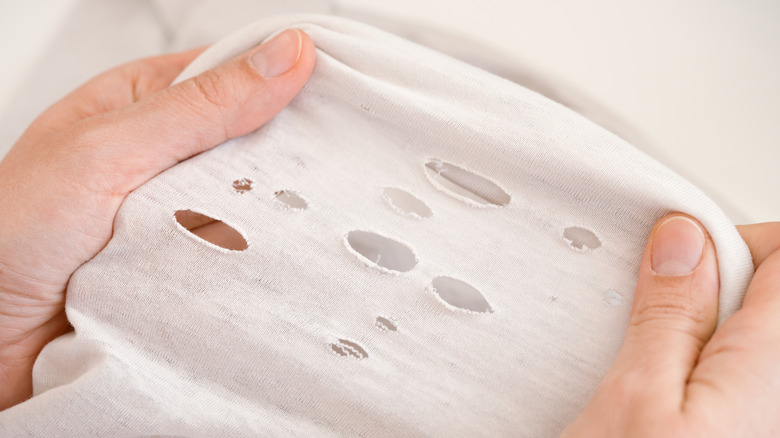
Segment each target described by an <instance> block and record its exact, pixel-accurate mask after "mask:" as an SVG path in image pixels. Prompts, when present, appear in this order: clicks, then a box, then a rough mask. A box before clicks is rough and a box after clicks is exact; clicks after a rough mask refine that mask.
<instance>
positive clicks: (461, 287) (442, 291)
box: [431, 277, 493, 313]
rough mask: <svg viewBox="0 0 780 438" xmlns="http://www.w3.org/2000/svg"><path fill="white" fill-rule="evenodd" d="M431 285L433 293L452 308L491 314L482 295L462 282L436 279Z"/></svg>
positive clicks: (444, 278) (445, 278) (442, 278)
mask: <svg viewBox="0 0 780 438" xmlns="http://www.w3.org/2000/svg"><path fill="white" fill-rule="evenodd" d="M431 285H432V286H433V292H434V293H436V294H437V295H438V296H439V297H440V298H441V299H442V300H444V302H445V303H447V304H449V305H451V306H453V307H458V308H460V309H464V310H469V311H472V312H478V313H491V312H493V309H491V308H490V304H488V302H487V300H486V299H485V297H484V296H483V295H482V293H480V292H479V291H478V290H477V289H476V288H474V286H471V285H470V284H468V283H466V282H464V281H461V280H458V279H455V278H452V277H436V278H434V279H433V282H432V283H431Z"/></svg>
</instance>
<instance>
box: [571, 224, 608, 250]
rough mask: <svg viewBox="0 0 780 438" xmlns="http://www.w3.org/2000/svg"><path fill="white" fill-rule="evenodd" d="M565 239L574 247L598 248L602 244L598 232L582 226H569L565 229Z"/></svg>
mask: <svg viewBox="0 0 780 438" xmlns="http://www.w3.org/2000/svg"><path fill="white" fill-rule="evenodd" d="M563 239H564V240H565V241H566V242H567V243H568V244H569V246H571V247H572V248H574V249H578V250H586V249H596V248H598V247H600V246H601V240H599V238H598V236H596V233H594V232H593V231H591V230H589V229H587V228H582V227H568V228H566V229H565V230H563Z"/></svg>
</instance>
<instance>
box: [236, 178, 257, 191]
mask: <svg viewBox="0 0 780 438" xmlns="http://www.w3.org/2000/svg"><path fill="white" fill-rule="evenodd" d="M252 185H254V182H253V181H252V180H251V179H249V178H241V179H237V180H235V181H233V189H235V191H236V192H237V193H246V192H248V191H250V190H252Z"/></svg>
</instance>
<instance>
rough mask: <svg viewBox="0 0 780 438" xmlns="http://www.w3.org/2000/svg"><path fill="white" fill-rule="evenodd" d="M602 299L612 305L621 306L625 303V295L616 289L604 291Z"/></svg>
mask: <svg viewBox="0 0 780 438" xmlns="http://www.w3.org/2000/svg"><path fill="white" fill-rule="evenodd" d="M601 301H602V302H603V303H604V304H606V305H607V306H610V307H615V306H619V305H621V304H623V295H621V294H620V292H618V291H616V290H612V289H610V290H608V291H605V292H604V294H603V296H602V298H601Z"/></svg>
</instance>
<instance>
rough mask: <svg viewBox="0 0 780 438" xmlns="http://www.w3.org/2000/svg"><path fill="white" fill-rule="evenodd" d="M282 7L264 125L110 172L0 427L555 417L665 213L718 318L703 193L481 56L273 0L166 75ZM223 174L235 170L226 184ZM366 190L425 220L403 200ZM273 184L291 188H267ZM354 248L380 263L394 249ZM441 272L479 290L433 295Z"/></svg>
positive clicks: (733, 302) (205, 426)
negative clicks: (20, 398) (692, 228)
mask: <svg viewBox="0 0 780 438" xmlns="http://www.w3.org/2000/svg"><path fill="white" fill-rule="evenodd" d="M291 26H296V27H300V28H302V29H304V30H305V31H306V32H307V33H309V35H311V36H312V38H313V40H314V41H315V44H316V45H317V47H318V55H317V66H316V69H315V72H314V74H313V76H312V78H311V80H310V81H309V82H308V84H307V85H306V87H305V88H304V90H303V91H302V92H301V94H300V95H299V96H298V97H297V98H296V99H295V100H294V101H293V103H292V104H291V105H290V106H289V107H288V108H287V109H285V110H284V111H283V112H282V113H280V114H279V115H278V116H277V117H276V118H275V119H274V120H273V121H272V122H271V123H269V124H268V125H267V126H266V127H264V128H262V129H260V130H258V131H257V132H255V133H252V134H250V135H247V136H245V137H242V138H239V139H235V140H232V141H229V142H227V143H226V144H224V145H221V146H219V147H217V148H215V149H214V150H212V151H209V152H206V153H204V154H201V155H199V156H197V157H195V158H193V159H191V160H188V161H186V162H184V163H182V164H181V165H178V166H176V167H174V168H172V169H170V170H169V171H167V172H165V173H163V174H161V175H160V176H158V177H157V178H155V179H153V180H152V181H150V182H149V183H147V184H145V185H144V186H142V187H141V188H139V189H138V190H136V191H135V192H134V193H132V194H131V195H130V197H129V198H128V199H127V200H126V202H125V203H124V204H123V206H122V208H121V210H120V212H119V215H118V216H117V219H116V223H115V233H114V237H113V239H112V240H111V242H110V243H109V245H108V246H107V247H106V248H105V250H103V251H102V252H101V253H100V254H98V255H97V256H96V257H95V258H94V259H93V260H92V261H90V262H89V263H87V264H85V265H84V266H83V267H82V268H81V269H79V270H78V271H77V272H76V274H75V275H74V276H73V278H72V280H71V282H70V286H69V289H68V295H67V304H66V308H67V313H68V318H69V319H70V321H71V322H72V324H73V326H74V327H75V333H73V334H69V335H66V336H63V337H61V338H58V339H56V340H55V341H53V342H52V343H51V344H49V345H48V346H47V347H46V348H45V349H44V350H43V352H42V353H41V355H40V357H39V359H38V361H37V362H36V366H35V370H34V391H35V396H34V397H33V398H32V399H31V400H29V401H27V402H25V403H22V404H20V405H18V406H16V407H14V408H11V409H9V410H6V411H4V412H2V413H0V436H47V437H48V436H144V435H147V436H148V435H174V436H204V437H205V436H209V437H215V436H224V437H243V436H246V437H250V436H284V437H291V436H301V437H312V436H318V437H320V436H323V437H327V436H333V437H335V436H365V437H399V436H403V437H413V436H446V437H456V436H457V437H476V436H486V437H497V436H529V437H545V436H555V435H556V434H558V433H559V432H560V431H561V430H562V429H563V427H565V425H566V424H567V423H568V422H570V421H571V420H572V419H573V418H574V417H575V416H576V415H577V413H578V412H579V410H580V409H581V408H582V407H583V406H584V404H585V403H586V401H587V400H588V397H589V395H590V394H591V393H592V391H593V390H594V388H595V386H596V385H597V384H598V382H599V380H600V378H601V377H602V376H603V374H604V373H605V371H606V370H607V369H608V367H609V365H610V363H611V361H612V360H613V358H614V357H615V354H616V352H617V350H618V349H619V347H620V345H621V342H622V339H623V335H624V332H625V329H626V325H627V322H628V316H629V312H630V308H631V301H632V300H631V297H632V293H633V290H634V287H635V282H636V279H635V277H636V273H637V268H638V265H639V261H640V257H641V254H642V250H643V247H644V244H645V240H646V238H647V235H648V232H649V230H650V229H651V227H652V224H653V223H654V222H655V221H656V220H657V219H658V218H659V217H660V216H662V215H663V214H665V213H667V212H670V211H675V210H676V211H683V212H686V213H689V214H691V215H693V216H695V217H697V218H699V219H700V220H701V221H702V223H704V225H705V226H706V227H707V228H708V230H709V231H710V233H711V234H712V236H713V238H714V241H715V244H716V246H717V251H718V261H719V265H720V276H721V296H720V318H719V319H720V321H721V322H722V321H723V320H724V319H725V318H726V317H728V315H730V314H731V313H733V312H734V311H735V310H736V309H737V308H738V307H739V305H740V302H741V299H742V296H743V293H744V290H745V287H746V284H747V282H748V281H749V279H750V275H751V273H752V264H751V259H750V254H749V252H748V250H747V248H746V246H745V245H744V243H743V242H742V240H741V239H740V237H739V235H738V233H737V232H736V230H735V229H734V227H733V226H732V224H731V223H730V222H729V221H728V219H727V218H726V216H725V215H724V214H723V212H722V211H721V210H720V209H719V208H718V207H717V206H716V205H715V204H714V203H713V202H712V201H711V200H709V199H708V198H707V197H706V196H705V195H703V194H702V193H701V192H700V191H699V190H698V189H696V188H695V187H693V186H692V185H691V184H689V183H687V182H686V181H685V180H683V179H682V178H681V177H679V176H678V175H676V174H674V173H673V172H671V171H670V170H668V169H666V168H664V167H663V166H661V165H660V164H659V163H657V162H656V161H654V160H652V159H650V158H649V157H647V156H646V155H644V154H643V153H641V152H639V151H637V150H636V149H634V148H633V147H632V146H630V145H629V144H627V143H625V142H624V141H623V140H621V139H619V138H618V137H616V136H615V135H613V134H611V133H609V132H607V131H605V130H604V129H602V128H600V127H598V126H596V125H595V124H593V123H592V122H590V121H588V120H586V119H585V118H583V117H582V116H580V115H578V114H576V113H574V112H573V111H571V110H569V109H567V108H565V107H563V106H561V105H559V104H557V103H555V102H552V101H550V100H548V99H547V98H544V97H542V96H541V95H538V94H536V93H534V92H531V91H529V90H527V89H525V88H522V87H520V86H518V85H516V84H514V83H511V82H509V81H506V80H504V79H500V78H498V77H495V76H492V75H490V74H488V73H486V72H485V71H482V70H479V69H477V68H474V67H471V66H468V65H466V64H463V63H461V62H459V61H456V60H454V59H452V58H449V57H446V56H444V55H440V54H438V53H435V52H433V51H431V50H429V49H425V48H423V47H420V46H417V45H415V44H413V43H410V42H408V41H405V40H403V39H400V38H398V37H395V36H392V35H390V34H386V33H384V32H381V31H378V30H376V29H374V28H371V27H368V26H366V25H361V24H358V23H355V22H351V21H348V20H345V19H340V18H334V17H326V16H286V17H276V18H271V19H266V20H263V21H260V22H258V23H256V24H254V25H252V26H250V27H248V28H246V29H244V30H242V31H239V32H238V33H236V34H234V35H232V36H230V37H229V38H227V39H225V40H223V41H222V42H220V43H219V44H217V45H215V46H214V47H213V48H211V49H210V50H209V51H207V52H206V53H205V54H204V55H202V56H201V57H200V58H199V59H198V60H196V61H195V62H194V63H193V64H192V65H191V66H190V67H189V68H187V70H186V71H185V72H184V73H183V77H188V76H192V75H195V74H197V73H198V72H201V71H203V70H205V69H208V68H210V67H212V66H214V65H217V64H218V63H220V62H222V61H224V60H227V59H229V58H230V57H232V56H234V55H236V54H238V53H240V52H242V51H244V50H246V49H248V48H250V47H251V46H253V45H255V44H257V43H258V42H260V41H262V40H263V39H265V38H267V37H268V36H269V35H271V34H273V33H274V32H276V31H279V30H281V29H284V28H287V27H291ZM431 160H434V161H433V162H434V163H439V166H438V168H437V166H436V165H435V164H434V165H432V166H430V167H433V168H434V169H431V168H430V167H429V168H428V170H426V166H425V163H426V162H430V161H431ZM436 160H440V161H436ZM445 163H451V164H453V165H456V166H458V167H459V168H461V169H469V170H471V171H472V172H474V173H476V174H478V175H482V176H484V177H485V178H486V179H481V178H479V177H470V178H467V177H468V175H466V174H463V172H460V171H458V170H457V169H454V168H452V167H448V165H447V164H445ZM437 169H438V170H439V171H440V172H441V173H443V174H444V175H445V176H446V177H449V178H450V179H453V180H456V181H459V180H460V183H461V185H462V186H466V187H468V188H470V189H471V191H472V192H476V193H478V194H481V195H482V197H481V198H480V197H478V196H476V195H475V194H474V193H469V192H468V191H463V189H462V188H461V189H459V190H461V192H462V193H463V194H464V195H467V196H468V197H469V198H470V199H472V200H468V199H466V198H465V197H463V196H458V195H456V196H451V195H448V194H447V193H446V190H443V189H441V187H439V186H437V185H435V184H440V185H441V184H443V185H450V186H452V188H453V189H458V187H455V186H453V185H452V184H450V183H447V182H446V180H445V181H442V180H441V178H439V176H437V174H436V172H431V170H437ZM461 176H462V177H463V178H460V177H461ZM242 178H248V179H250V180H252V182H253V184H252V189H251V190H249V191H244V192H240V191H237V190H236V189H235V188H234V187H233V182H234V181H237V180H240V179H242ZM487 180H490V181H494V182H495V183H496V185H493V184H490V183H489V182H487ZM387 187H389V188H399V189H402V190H405V191H407V192H409V193H412V194H414V195H415V196H416V197H417V198H418V199H420V200H422V201H423V202H424V203H425V204H426V205H427V206H428V207H429V208H430V211H431V215H430V217H428V218H421V217H415V216H414V215H403V214H400V213H399V211H398V209H396V208H393V207H392V206H391V205H389V203H388V201H387V199H386V198H385V197H383V192H384V188H387ZM501 188H503V189H504V190H505V192H506V193H507V194H508V195H509V196H510V197H511V199H508V198H506V197H505V196H504V195H503V194H502V193H503V192H502V191H501ZM282 190H285V191H287V192H286V193H289V192H291V191H294V192H295V193H298V194H300V195H301V196H302V197H303V198H304V199H305V200H306V201H307V203H308V207H307V208H305V209H291V208H286V206H285V205H284V204H283V203H282V202H280V200H279V199H277V198H276V196H275V195H274V194H275V193H277V192H279V191H282ZM484 198H488V199H491V200H493V201H494V202H495V203H497V204H505V205H487V206H485V205H482V204H480V202H481V201H480V199H484ZM507 201H508V202H507ZM185 209H191V210H194V211H198V212H202V213H204V214H207V215H209V216H212V217H214V218H218V219H221V220H223V221H224V222H226V223H227V224H229V225H231V226H233V227H234V228H235V229H236V230H238V231H239V232H240V233H241V234H242V235H243V236H244V237H245V238H246V241H247V242H248V244H249V247H248V248H247V249H246V250H244V251H228V250H225V249H221V248H219V247H217V246H214V245H211V244H209V243H206V242H204V241H202V240H200V239H198V238H197V237H195V236H193V235H192V234H190V233H189V232H187V231H185V230H184V229H183V228H182V227H181V226H180V225H178V224H177V222H176V220H175V218H174V212H176V211H178V210H185ZM424 215H425V214H421V216H424ZM570 227H582V228H583V229H587V230H591V231H592V232H593V233H595V237H594V235H591V234H588V233H587V232H582V231H581V230H580V231H577V230H575V233H574V234H578V235H573V234H572V233H571V231H572V229H571V228H570ZM352 231H373V232H376V233H378V234H381V235H384V236H388V237H390V238H392V239H394V240H396V241H398V242H402V244H404V245H408V247H410V248H411V249H413V251H414V254H415V257H414V258H415V260H414V262H416V263H415V264H414V266H413V268H411V269H410V270H408V271H407V272H392V271H389V270H387V269H382V268H379V267H377V266H375V265H374V264H373V263H372V261H371V260H367V259H365V258H362V257H361V256H359V255H357V254H356V253H355V252H354V251H353V250H352V249H351V248H350V246H349V245H348V243H347V238H346V237H347V236H353V237H354V236H355V234H352V235H350V232H352ZM567 238H568V240H567ZM581 239H582V240H583V241H585V242H586V243H587V245H588V246H590V249H589V248H582V249H577V248H574V247H573V246H572V243H573V244H577V243H578V242H579V241H580V240H581ZM572 240H573V242H572ZM579 243H581V242H579ZM376 249H377V250H378V251H379V252H380V254H379V255H380V256H382V255H384V256H385V257H386V258H385V259H382V258H381V257H379V260H378V263H379V264H380V265H382V264H383V263H392V262H393V260H388V258H392V257H393V256H398V257H401V261H404V260H403V257H402V256H399V255H398V254H390V253H386V252H385V253H382V250H383V248H376ZM372 258H373V257H372ZM374 261H377V260H374ZM396 261H398V260H396ZM405 261H409V260H405ZM441 276H450V277H454V278H456V279H460V280H463V281H464V282H465V283H468V284H469V285H471V286H473V287H474V288H475V289H476V290H478V291H479V292H480V293H481V295H482V297H484V302H482V301H480V299H479V298H480V297H476V298H477V299H476V300H475V301H473V302H474V303H477V304H479V303H482V304H486V305H487V306H489V311H487V312H473V311H466V310H463V309H461V308H458V307H455V306H452V305H450V304H447V303H445V301H444V300H443V299H442V298H441V297H440V295H439V294H442V293H444V292H446V290H445V288H444V287H441V285H439V289H438V290H434V288H433V287H432V282H433V281H434V279H436V278H439V277H441ZM464 290H465V289H464V288H461V289H460V290H459V291H455V292H464ZM472 298H474V297H472ZM377 318H380V319H377ZM382 318H384V319H382ZM388 321H389V322H388ZM391 325H392V326H391ZM392 329H395V330H392Z"/></svg>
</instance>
